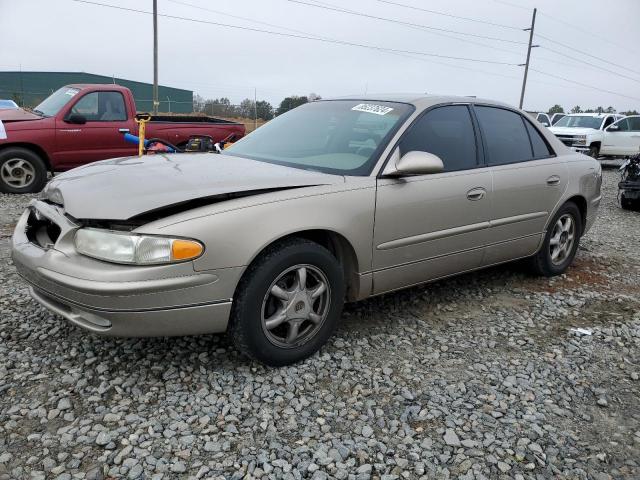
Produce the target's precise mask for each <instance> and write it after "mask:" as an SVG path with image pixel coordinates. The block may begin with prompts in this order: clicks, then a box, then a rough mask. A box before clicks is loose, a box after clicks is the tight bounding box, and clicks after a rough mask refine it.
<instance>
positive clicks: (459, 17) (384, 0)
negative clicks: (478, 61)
mask: <svg viewBox="0 0 640 480" xmlns="http://www.w3.org/2000/svg"><path fill="white" fill-rule="evenodd" d="M376 1H377V2H380V3H386V4H389V5H395V6H396V7H403V8H408V9H411V10H418V11H420V12H427V13H433V14H434V15H442V16H444V17H449V18H456V19H458V20H466V21H469V22H476V23H483V24H485V25H491V26H493V27H501V28H509V29H512V30H521V28H519V27H514V26H512V25H505V24H502V23H493V22H489V21H486V20H480V19H478V18H471V17H462V16H460V15H453V14H451V13H445V12H439V11H437V10H429V9H427V8H421V7H416V6H414V5H407V4H405V3H399V2H392V1H391V0H376Z"/></svg>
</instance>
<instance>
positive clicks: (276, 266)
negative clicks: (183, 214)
mask: <svg viewBox="0 0 640 480" xmlns="http://www.w3.org/2000/svg"><path fill="white" fill-rule="evenodd" d="M344 290H345V286H344V278H343V272H342V268H341V266H340V264H339V263H338V261H337V260H336V258H335V257H334V256H333V255H332V254H331V253H330V252H329V251H328V250H327V249H326V248H324V247H322V246H321V245H318V244H316V243H314V242H311V241H308V240H304V239H291V240H287V241H285V242H283V243H281V244H279V245H275V246H273V247H270V248H269V249H267V250H266V251H265V252H264V253H263V254H261V255H260V257H258V258H257V259H256V260H255V261H254V262H253V263H252V264H251V266H250V267H249V268H248V269H247V271H246V272H245V274H244V275H243V278H242V280H241V281H240V284H239V285H238V289H237V294H236V296H235V299H234V304H233V308H232V313H231V323H230V327H229V332H230V334H231V337H232V338H233V341H234V343H235V345H236V347H237V348H238V350H240V351H241V352H243V353H244V354H246V355H248V356H249V357H251V358H254V359H256V360H258V361H260V362H262V363H265V364H267V365H270V366H282V365H288V364H291V363H294V362H297V361H299V360H302V359H304V358H306V357H308V356H309V355H312V354H313V353H315V352H316V351H317V350H318V349H319V348H320V347H321V346H322V345H323V344H324V343H325V342H326V341H327V339H328V338H329V337H330V336H331V334H332V333H333V331H334V329H335V327H336V325H337V322H338V319H339V318H340V313H341V312H342V306H343V302H344Z"/></svg>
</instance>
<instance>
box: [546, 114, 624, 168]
mask: <svg viewBox="0 0 640 480" xmlns="http://www.w3.org/2000/svg"><path fill="white" fill-rule="evenodd" d="M623 117H624V115H617V114H613V113H572V114H570V115H566V116H564V117H562V118H561V119H560V120H558V122H557V123H556V124H555V125H553V126H552V127H551V128H550V130H551V132H552V133H553V134H554V135H555V136H556V137H558V139H560V141H561V142H562V143H564V144H565V145H566V146H568V147H571V148H572V149H573V150H575V151H578V152H582V153H586V154H587V155H589V156H591V157H593V158H598V157H599V156H600V155H604V154H605V153H604V152H603V151H601V149H602V144H603V140H604V136H605V134H604V131H605V128H607V127H608V126H609V125H612V124H613V123H614V122H616V121H617V120H620V119H621V118H623ZM605 151H606V149H605Z"/></svg>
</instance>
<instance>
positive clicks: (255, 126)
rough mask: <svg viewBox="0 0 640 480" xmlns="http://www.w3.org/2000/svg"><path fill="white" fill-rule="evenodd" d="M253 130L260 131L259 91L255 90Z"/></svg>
mask: <svg viewBox="0 0 640 480" xmlns="http://www.w3.org/2000/svg"><path fill="white" fill-rule="evenodd" d="M253 129H254V130H257V129H258V89H257V88H255V87H254V89H253Z"/></svg>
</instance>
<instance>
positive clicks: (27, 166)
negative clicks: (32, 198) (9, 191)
mask: <svg viewBox="0 0 640 480" xmlns="http://www.w3.org/2000/svg"><path fill="white" fill-rule="evenodd" d="M35 177H36V169H35V167H34V166H33V165H32V164H31V162H29V161H28V160H25V159H23V158H10V159H9V160H7V161H6V162H4V164H3V165H2V168H0V178H2V181H3V182H4V183H5V184H6V185H10V186H12V187H14V188H25V187H28V186H29V185H31V183H33V180H34V179H35Z"/></svg>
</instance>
